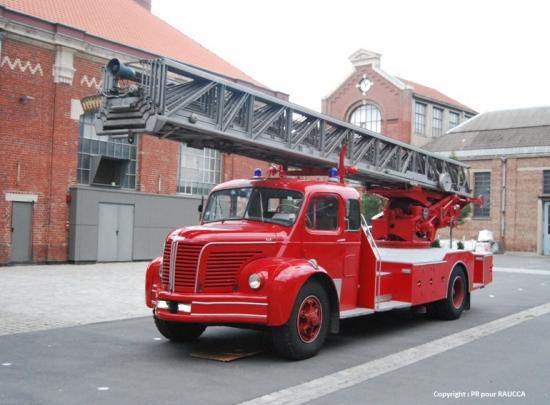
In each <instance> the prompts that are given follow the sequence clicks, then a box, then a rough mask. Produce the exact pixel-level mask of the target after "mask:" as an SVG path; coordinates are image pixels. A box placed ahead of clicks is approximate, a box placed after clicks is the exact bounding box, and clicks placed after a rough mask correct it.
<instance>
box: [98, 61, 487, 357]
mask: <svg viewBox="0 0 550 405" xmlns="http://www.w3.org/2000/svg"><path fill="white" fill-rule="evenodd" d="M96 126H97V130H98V133H100V134H110V135H118V136H128V138H129V140H130V141H133V139H134V136H135V135H136V134H141V133H145V134H149V135H154V136H158V137H161V138H167V139H173V140H178V141H182V142H186V143H188V144H189V145H190V146H194V147H199V148H200V147H210V148H216V149H219V150H222V151H225V152H228V153H238V154H241V155H245V156H251V157H255V158H259V159H264V160H266V161H270V162H273V163H274V166H272V167H271V169H270V171H269V173H261V171H260V170H257V171H255V173H253V176H252V178H250V179H244V180H233V181H229V182H226V183H223V184H220V185H218V186H216V187H215V188H214V189H213V190H212V191H211V193H210V195H209V196H208V199H207V201H206V202H205V204H204V207H203V206H202V204H201V207H200V208H201V209H200V211H201V219H200V223H199V225H197V226H189V227H184V228H181V229H176V230H174V231H173V232H171V233H170V234H169V235H168V236H167V238H166V243H165V247H164V252H163V253H162V255H161V256H159V257H158V258H156V259H154V260H153V261H152V262H151V263H150V264H149V266H148V268H147V275H146V286H145V295H146V304H147V306H149V307H150V308H152V309H153V312H154V320H155V323H156V326H157V328H158V330H159V331H160V332H161V333H162V334H163V335H164V336H165V337H166V338H168V339H170V340H173V341H178V342H180V341H190V340H193V339H196V338H198V337H199V336H200V335H201V334H202V333H203V332H204V330H205V329H206V328H207V326H209V325H229V326H239V327H263V328H269V329H270V330H271V331H272V336H273V343H274V346H275V348H276V349H277V351H278V352H279V353H280V354H281V355H282V356H284V357H287V358H290V359H304V358H308V357H311V356H313V355H315V354H316V353H317V352H318V351H319V350H320V349H321V347H322V345H323V343H324V341H325V339H326V337H327V334H328V333H329V332H333V333H337V332H338V329H339V321H340V319H345V318H350V317H356V316H363V315H367V314H372V313H375V312H380V311H388V310H392V309H397V308H406V307H413V306H421V305H422V306H426V310H427V313H428V315H429V316H432V317H436V318H440V319H456V318H458V317H459V316H460V315H461V313H462V312H463V311H464V310H465V309H469V307H470V293H471V292H472V291H474V290H476V289H478V288H481V287H483V286H485V285H486V284H488V283H490V282H491V281H492V256H491V255H490V254H482V253H473V252H470V251H464V250H453V249H443V248H433V247H431V245H432V243H433V241H434V239H435V238H436V231H437V230H438V229H440V228H443V227H447V226H451V227H452V226H454V225H456V223H457V220H458V217H459V214H460V211H461V209H462V208H463V207H464V206H466V205H467V204H470V203H478V204H479V203H482V201H480V200H479V199H475V198H472V197H471V196H470V187H469V183H468V179H469V175H468V168H467V167H466V166H465V165H464V164H462V163H460V162H457V161H454V160H451V159H447V158H445V157H441V156H437V155H433V154H430V153H428V152H426V151H423V150H422V149H419V148H415V147H412V146H410V145H407V144H403V143H400V142H397V141H395V140H392V139H390V138H387V137H384V136H382V135H380V134H376V133H373V132H370V131H368V130H365V129H363V128H358V127H355V126H352V125H350V124H348V123H345V122H342V121H338V120H335V119H334V118H331V117H328V116H325V115H322V114H319V113H317V112H314V111H311V110H307V109H305V108H303V107H300V106H298V105H295V104H292V103H288V102H286V101H283V100H280V99H278V98H275V97H271V96H269V95H266V94H264V93H262V92H260V91H258V90H255V89H253V88H251V87H248V86H244V85H242V84H237V83H235V82H233V81H232V80H230V79H228V78H224V77H220V76H217V75H214V74H212V73H209V72H205V71H203V70H200V69H197V68H194V67H192V66H189V65H185V64H182V63H178V62H175V61H172V60H168V59H156V60H147V61H139V62H135V63H133V64H130V65H124V64H122V63H121V62H120V61H118V60H116V59H115V60H112V61H111V62H109V64H108V65H107V67H106V69H105V75H104V89H103V90H102V92H101V108H100V111H99V114H98V119H97V121H96ZM312 176H313V177H312ZM347 181H352V182H353V184H351V185H349V184H347ZM357 184H360V185H361V186H362V187H366V188H367V190H368V191H369V192H371V193H375V194H378V195H380V196H382V197H384V198H385V200H386V202H385V206H384V209H383V212H381V213H380V214H378V215H377V216H375V217H374V218H373V219H372V226H368V225H367V222H366V221H365V220H364V218H362V216H361V205H362V204H361V193H360V192H359V191H358V187H357Z"/></svg>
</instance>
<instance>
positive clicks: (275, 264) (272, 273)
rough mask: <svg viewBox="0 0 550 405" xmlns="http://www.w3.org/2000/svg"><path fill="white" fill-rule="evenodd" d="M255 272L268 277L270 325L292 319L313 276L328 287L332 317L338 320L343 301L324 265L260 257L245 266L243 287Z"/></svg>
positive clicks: (304, 260)
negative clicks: (305, 286) (340, 300)
mask: <svg viewBox="0 0 550 405" xmlns="http://www.w3.org/2000/svg"><path fill="white" fill-rule="evenodd" d="M260 269H261V272H260V271H259V270H260ZM253 272H257V273H260V274H262V276H263V277H265V278H266V279H267V282H266V285H265V289H264V291H263V293H264V294H265V295H266V296H267V297H268V302H269V311H268V321H267V324H268V325H269V326H280V325H284V324H285V323H286V322H288V319H289V318H290V314H291V312H292V308H293V306H294V302H295V301H296V297H297V296H298V293H299V291H300V289H301V288H302V286H303V285H304V284H305V283H306V282H307V281H308V280H310V279H312V278H316V279H318V280H319V282H320V283H321V284H322V285H323V286H324V287H325V288H326V289H327V293H328V295H329V299H330V302H331V312H332V315H333V316H332V318H333V319H338V308H339V304H338V295H337V293H336V288H335V286H334V282H333V281H332V279H331V278H330V276H329V275H328V273H327V272H326V270H325V269H323V268H322V267H319V266H317V265H316V264H314V263H311V262H309V261H308V260H306V259H284V258H264V259H259V260H255V261H254V262H251V263H249V264H248V265H247V266H245V268H243V271H242V273H241V277H242V278H241V280H242V281H241V286H242V285H243V284H244V281H245V280H247V279H248V276H249V275H250V274H251V273H253ZM259 292H260V291H259Z"/></svg>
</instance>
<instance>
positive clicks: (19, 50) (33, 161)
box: [0, 37, 268, 264]
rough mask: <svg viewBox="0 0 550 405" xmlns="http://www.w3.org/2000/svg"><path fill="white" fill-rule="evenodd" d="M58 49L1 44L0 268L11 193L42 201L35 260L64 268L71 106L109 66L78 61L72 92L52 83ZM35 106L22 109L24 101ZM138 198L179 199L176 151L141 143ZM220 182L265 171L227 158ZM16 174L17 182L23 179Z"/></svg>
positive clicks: (73, 153) (74, 137) (72, 170)
mask: <svg viewBox="0 0 550 405" xmlns="http://www.w3.org/2000/svg"><path fill="white" fill-rule="evenodd" d="M55 57H56V50H55V48H54V47H53V46H49V45H46V44H39V43H30V42H29V41H26V40H19V38H10V37H4V39H3V40H2V47H1V55H0V64H1V65H2V66H1V67H0V122H1V123H2V125H0V150H1V152H2V161H1V162H0V264H3V263H7V262H9V259H10V254H11V249H10V245H11V231H10V228H11V207H12V203H11V202H7V201H6V200H5V193H6V192H17V193H32V194H37V195H38V201H37V203H35V204H34V208H33V228H32V260H33V261H35V262H56V261H66V260H67V257H68V251H67V249H68V231H67V221H68V208H69V206H68V204H67V202H66V196H67V193H68V189H69V187H70V186H71V185H74V184H76V169H77V157H78V154H77V151H78V133H79V125H80V124H79V121H78V115H77V114H76V115H75V112H74V111H73V114H72V116H71V102H72V101H73V102H74V100H80V99H81V98H82V97H84V96H87V95H91V94H95V93H96V89H97V86H98V85H99V84H100V81H101V77H102V74H101V69H102V67H103V66H104V64H105V61H104V60H100V59H97V58H94V57H91V56H89V55H87V54H80V53H77V54H75V56H74V62H73V65H74V69H75V72H74V78H73V81H72V84H61V83H57V84H56V83H54V80H53V76H52V67H53V65H54V64H55ZM24 95H26V96H31V97H33V98H34V99H33V100H29V101H26V102H21V101H20V97H21V96H24ZM138 139H139V140H138V158H137V178H136V182H137V190H138V191H143V192H148V193H161V194H175V193H176V190H177V176H178V162H179V144H178V143H176V142H172V141H167V140H159V139H157V138H155V137H152V136H146V135H144V136H140V137H139V138H138ZM222 159H223V173H222V180H224V181H225V180H229V179H232V178H248V177H251V175H252V172H253V170H254V168H256V167H261V168H262V169H263V170H266V169H267V167H268V164H267V163H265V162H259V161H256V160H253V159H248V158H243V157H239V156H235V155H231V156H224V157H223V158H222ZM18 173H19V175H18Z"/></svg>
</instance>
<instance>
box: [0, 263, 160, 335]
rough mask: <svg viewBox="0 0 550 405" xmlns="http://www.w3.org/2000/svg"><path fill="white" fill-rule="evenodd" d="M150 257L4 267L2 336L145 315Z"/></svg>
mask: <svg viewBox="0 0 550 405" xmlns="http://www.w3.org/2000/svg"><path fill="white" fill-rule="evenodd" d="M146 266H147V263H146V262H133V263H98V264H79V265H72V264H60V265H28V266H9V267H0V285H1V286H2V292H1V293H0V320H1V322H0V335H9V334H13V333H21V332H30V331H36V330H45V329H52V328H61V327H66V326H74V325H83V324H89V323H94V322H103V321H112V320H116V319H127V318H135V317H139V316H146V315H149V314H150V313H151V311H150V310H149V309H148V308H147V307H145V303H144V293H143V291H144V281H145V268H146Z"/></svg>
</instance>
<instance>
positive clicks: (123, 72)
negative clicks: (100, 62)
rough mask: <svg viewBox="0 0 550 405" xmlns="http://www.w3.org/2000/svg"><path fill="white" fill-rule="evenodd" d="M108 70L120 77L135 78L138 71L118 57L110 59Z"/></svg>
mask: <svg viewBox="0 0 550 405" xmlns="http://www.w3.org/2000/svg"><path fill="white" fill-rule="evenodd" d="M107 70H108V71H109V73H111V74H112V75H113V76H114V77H116V78H118V79H127V80H133V79H135V78H136V71H135V70H134V69H132V68H131V67H129V66H126V65H125V64H124V63H122V62H121V61H119V60H118V59H116V58H115V59H111V60H110V61H109V63H108V64H107Z"/></svg>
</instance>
